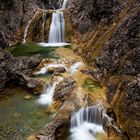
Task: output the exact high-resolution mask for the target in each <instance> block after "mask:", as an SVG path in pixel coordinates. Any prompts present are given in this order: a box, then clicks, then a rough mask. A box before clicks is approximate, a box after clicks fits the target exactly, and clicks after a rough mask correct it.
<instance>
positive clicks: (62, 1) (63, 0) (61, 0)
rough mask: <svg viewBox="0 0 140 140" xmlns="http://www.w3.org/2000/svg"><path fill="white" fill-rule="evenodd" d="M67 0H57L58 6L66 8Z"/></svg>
mask: <svg viewBox="0 0 140 140" xmlns="http://www.w3.org/2000/svg"><path fill="white" fill-rule="evenodd" d="M67 1H68V0H59V2H58V3H59V8H60V9H65V8H66V5H67Z"/></svg>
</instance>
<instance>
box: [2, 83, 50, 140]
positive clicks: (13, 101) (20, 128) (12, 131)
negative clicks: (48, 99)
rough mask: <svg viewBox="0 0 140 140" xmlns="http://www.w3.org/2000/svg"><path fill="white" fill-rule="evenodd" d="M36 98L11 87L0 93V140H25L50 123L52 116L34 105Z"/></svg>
mask: <svg viewBox="0 0 140 140" xmlns="http://www.w3.org/2000/svg"><path fill="white" fill-rule="evenodd" d="M26 95H29V96H31V99H29V100H27V99H25V96H26ZM37 98H38V96H35V95H33V94H30V93H28V92H27V91H25V90H23V89H21V88H18V87H13V86H12V87H9V88H7V89H6V90H5V91H3V92H1V93H0V140H25V139H26V138H27V137H28V136H29V135H31V134H33V133H36V132H37V131H39V129H40V128H43V127H44V126H45V125H46V124H47V123H48V122H50V121H51V118H52V114H49V113H46V112H45V110H46V109H45V108H43V107H42V106H39V105H38V104H37V103H36V101H37Z"/></svg>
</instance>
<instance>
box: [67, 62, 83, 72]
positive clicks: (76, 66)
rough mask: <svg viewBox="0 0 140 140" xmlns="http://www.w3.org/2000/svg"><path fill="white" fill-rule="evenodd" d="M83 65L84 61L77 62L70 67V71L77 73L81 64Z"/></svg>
mask: <svg viewBox="0 0 140 140" xmlns="http://www.w3.org/2000/svg"><path fill="white" fill-rule="evenodd" d="M82 65H83V63H82V62H76V63H75V64H73V65H72V66H71V67H70V68H69V70H68V72H69V73H71V74H73V73H75V72H76V71H78V68H79V67H80V66H82Z"/></svg>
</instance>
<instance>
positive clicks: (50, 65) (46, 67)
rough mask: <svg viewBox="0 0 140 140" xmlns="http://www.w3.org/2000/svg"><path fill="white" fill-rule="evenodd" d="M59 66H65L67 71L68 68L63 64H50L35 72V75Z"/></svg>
mask: <svg viewBox="0 0 140 140" xmlns="http://www.w3.org/2000/svg"><path fill="white" fill-rule="evenodd" d="M59 67H64V68H65V69H66V71H67V68H66V67H65V65H63V64H49V65H45V67H43V68H41V69H40V70H39V71H37V72H35V75H40V74H45V73H47V72H48V69H49V68H59Z"/></svg>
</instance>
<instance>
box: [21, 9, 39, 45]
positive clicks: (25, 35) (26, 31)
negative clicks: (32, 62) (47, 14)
mask: <svg viewBox="0 0 140 140" xmlns="http://www.w3.org/2000/svg"><path fill="white" fill-rule="evenodd" d="M38 13H39V11H37V12H36V13H35V14H34V16H33V17H32V18H31V20H30V21H29V22H28V24H27V26H26V28H25V31H24V37H23V43H26V38H27V35H28V28H29V26H30V24H31V22H32V20H33V19H34V18H35V17H36V15H37V14H38Z"/></svg>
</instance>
